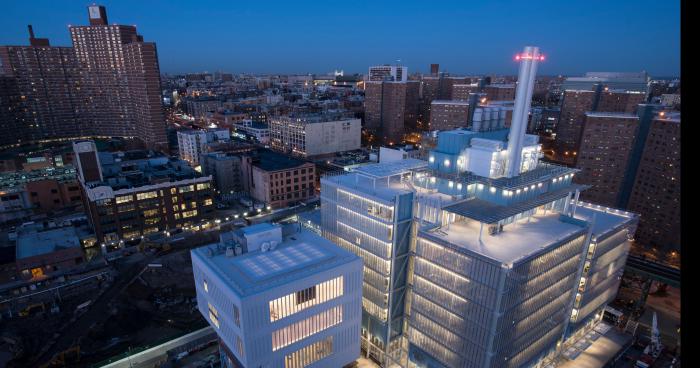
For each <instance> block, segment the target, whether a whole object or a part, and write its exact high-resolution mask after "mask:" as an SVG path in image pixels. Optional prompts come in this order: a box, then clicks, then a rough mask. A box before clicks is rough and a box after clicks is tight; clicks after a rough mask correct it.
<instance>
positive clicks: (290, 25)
mask: <svg viewBox="0 0 700 368" xmlns="http://www.w3.org/2000/svg"><path fill="white" fill-rule="evenodd" d="M57 4H60V5H57ZM100 4H102V5H105V6H106V7H107V15H108V18H109V23H110V24H113V23H117V24H126V25H135V26H136V27H137V30H138V32H139V34H141V35H143V37H144V40H145V41H147V42H155V43H156V45H157V47H158V56H159V63H160V67H161V72H162V73H168V74H182V73H188V72H186V71H197V70H199V71H203V70H222V71H224V70H225V71H227V72H230V73H234V74H256V75H280V74H281V75H291V74H296V75H301V74H326V73H328V72H332V71H333V70H336V69H337V70H340V69H343V70H347V71H348V74H355V73H358V74H366V72H367V69H368V68H369V66H372V65H382V64H387V63H396V62H397V61H398V60H400V63H401V64H402V65H405V66H407V67H408V69H409V72H410V73H413V72H416V71H418V72H421V73H424V74H425V73H427V72H428V71H429V65H430V64H431V63H439V64H440V66H441V69H442V70H444V71H447V72H449V73H451V74H454V75H487V74H492V75H515V74H517V63H516V62H515V61H514V60H513V59H512V57H513V56H514V55H515V54H516V53H518V52H520V51H521V50H522V48H523V47H524V46H526V45H534V46H539V47H540V48H541V50H542V51H543V52H544V53H545V54H546V55H547V61H546V62H544V63H542V64H541V66H540V70H539V71H538V74H539V75H551V76H558V75H566V76H575V75H583V74H584V73H585V72H588V71H595V70H603V71H621V72H635V71H647V72H648V73H649V75H650V76H651V77H652V78H654V77H655V76H664V78H667V77H668V76H672V77H671V78H678V76H680V74H681V73H680V3H679V2H658V1H650V0H640V1H638V2H625V1H611V2H590V1H569V2H558V1H555V0H542V1H541V2H537V3H536V4H532V3H524V2H519V1H517V0H502V1H498V2H488V3H479V4H476V3H475V4H472V3H463V2H459V1H445V2H443V3H441V4H440V5H435V4H430V5H426V4H425V3H423V2H419V1H406V2H403V3H402V4H401V5H402V6H401V7H398V8H397V7H394V6H391V4H388V3H387V4H384V3H376V2H370V1H368V0H357V1H353V2H351V3H348V4H345V5H339V4H326V6H323V7H319V6H318V4H317V3H313V2H304V1H300V2H294V3H289V2H283V1H275V0H272V1H269V2H265V3H262V4H261V3H251V2H243V3H228V2H225V3H219V2H215V1H211V0H200V1H198V2H197V3H189V2H187V3H175V4H173V3H168V2H165V1H158V0H154V1H148V2H139V1H136V0H120V1H116V0H104V1H101V2H100ZM87 5H88V3H80V2H70V1H65V2H57V1H50V0H34V1H32V2H8V3H7V4H5V9H6V10H5V11H4V12H2V13H1V14H0V22H1V23H2V24H3V32H2V33H1V34H0V45H28V43H29V42H28V38H29V36H28V34H27V25H28V24H31V25H33V27H34V32H35V33H36V37H38V38H48V39H49V40H50V41H51V44H52V45H54V46H71V41H70V36H69V32H68V29H67V25H69V24H74V25H86V24H88V16H87ZM623 15H624V17H623ZM525 25H526V26H525Z"/></svg>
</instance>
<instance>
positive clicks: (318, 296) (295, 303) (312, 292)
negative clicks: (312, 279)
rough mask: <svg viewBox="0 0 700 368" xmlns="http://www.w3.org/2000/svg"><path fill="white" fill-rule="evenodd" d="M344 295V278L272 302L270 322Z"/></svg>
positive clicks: (337, 278)
mask: <svg viewBox="0 0 700 368" xmlns="http://www.w3.org/2000/svg"><path fill="white" fill-rule="evenodd" d="M342 295H343V276H340V277H336V278H334V279H332V280H328V281H326V282H322V283H320V284H318V285H314V286H311V287H309V288H306V289H303V290H299V291H296V292H293V293H291V294H287V295H285V296H283V297H280V298H277V299H275V300H270V303H269V304H270V322H275V321H277V320H280V319H282V318H285V317H287V316H290V315H292V314H295V313H298V312H301V311H303V310H304V309H307V308H310V307H313V306H315V305H318V304H321V303H324V302H327V301H329V300H332V299H335V298H337V297H340V296H342Z"/></svg>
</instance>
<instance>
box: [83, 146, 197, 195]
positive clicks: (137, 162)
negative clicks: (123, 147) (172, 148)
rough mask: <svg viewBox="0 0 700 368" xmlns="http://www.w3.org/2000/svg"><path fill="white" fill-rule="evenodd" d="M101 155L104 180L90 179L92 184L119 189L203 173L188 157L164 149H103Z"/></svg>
mask: <svg viewBox="0 0 700 368" xmlns="http://www.w3.org/2000/svg"><path fill="white" fill-rule="evenodd" d="M99 158H100V166H101V167H102V174H103V177H104V180H103V181H102V182H93V183H90V186H91V187H95V186H101V185H105V186H109V187H111V188H112V189H113V190H119V189H128V188H136V187H141V186H144V185H151V184H154V183H160V182H164V181H178V180H184V179H194V178H197V177H200V176H202V175H200V174H199V173H197V172H196V171H195V170H194V169H192V168H191V167H190V166H189V164H188V163H187V162H186V161H184V160H180V159H177V158H173V157H168V156H165V155H164V154H162V153H160V152H153V151H128V152H99Z"/></svg>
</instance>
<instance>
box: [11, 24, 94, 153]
mask: <svg viewBox="0 0 700 368" xmlns="http://www.w3.org/2000/svg"><path fill="white" fill-rule="evenodd" d="M29 32H30V38H29V41H30V45H29V46H2V47H0V74H3V75H4V76H5V77H7V78H11V79H12V86H7V88H8V90H6V91H5V93H8V98H10V96H13V97H12V101H11V103H10V108H11V109H13V110H14V111H15V112H16V113H17V115H16V116H12V117H7V119H14V122H13V123H12V124H13V125H14V126H15V129H8V130H3V132H5V133H6V134H3V138H2V140H3V141H4V142H5V143H6V144H11V143H21V142H31V141H41V140H55V139H61V138H69V137H79V136H81V134H86V128H87V127H86V125H85V121H83V120H82V119H80V113H79V107H80V104H81V94H80V88H81V81H80V68H79V64H78V61H77V59H76V55H75V52H74V51H73V48H71V47H56V46H50V45H49V40H48V39H38V38H35V37H34V32H33V30H32V29H31V26H29ZM8 102H9V101H8ZM2 119H3V121H4V122H7V123H9V121H7V120H6V118H2Z"/></svg>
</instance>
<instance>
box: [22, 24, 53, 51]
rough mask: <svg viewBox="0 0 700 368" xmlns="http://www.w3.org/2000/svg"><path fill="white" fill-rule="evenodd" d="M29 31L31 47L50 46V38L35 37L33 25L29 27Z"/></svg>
mask: <svg viewBox="0 0 700 368" xmlns="http://www.w3.org/2000/svg"><path fill="white" fill-rule="evenodd" d="M27 29H29V45H30V46H50V45H49V39H48V38H36V37H34V28H33V27H32V25H31V24H29V25H27Z"/></svg>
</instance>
